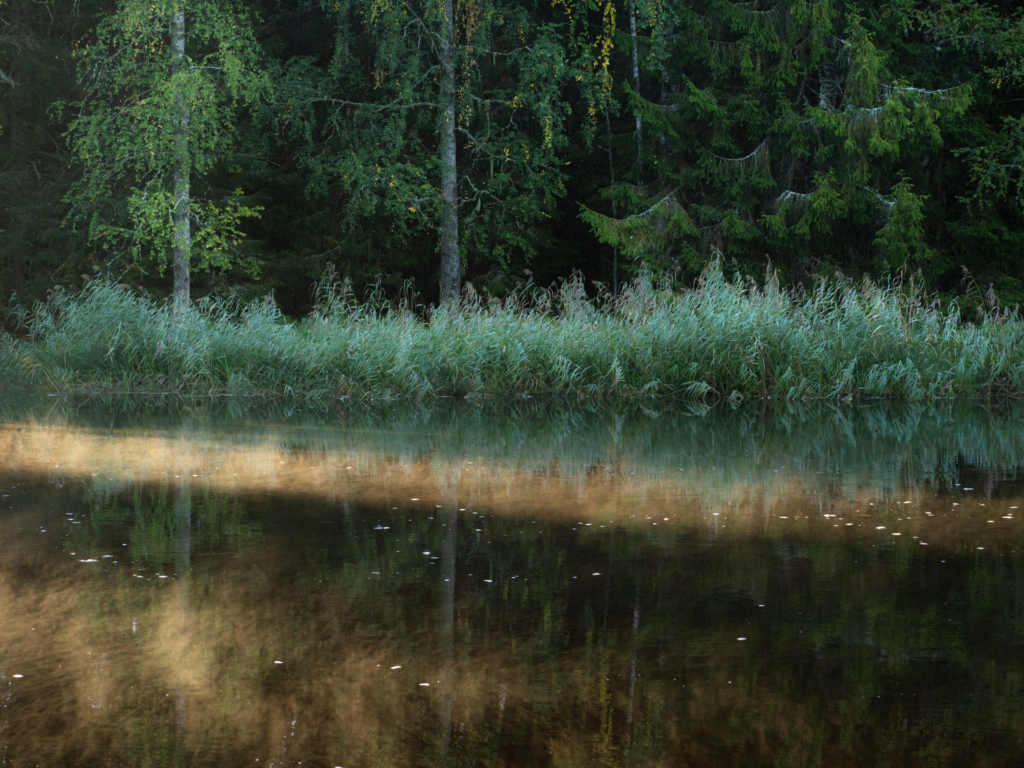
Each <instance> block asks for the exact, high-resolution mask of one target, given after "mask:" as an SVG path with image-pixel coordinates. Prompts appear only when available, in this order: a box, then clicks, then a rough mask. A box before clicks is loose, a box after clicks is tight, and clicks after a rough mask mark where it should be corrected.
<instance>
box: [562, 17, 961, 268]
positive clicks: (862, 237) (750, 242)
mask: <svg viewBox="0 0 1024 768" xmlns="http://www.w3.org/2000/svg"><path fill="white" fill-rule="evenodd" d="M661 18H662V19H663V20H667V21H670V22H671V28H672V29H673V32H672V33H671V34H669V33H666V32H665V30H666V29H667V28H668V25H667V24H666V23H664V22H663V23H661V24H654V23H649V24H648V28H649V29H650V32H651V34H650V38H649V41H650V42H649V43H648V48H649V50H650V51H652V53H651V54H649V55H648V57H647V68H648V69H662V70H663V71H665V72H666V73H667V77H666V81H667V82H669V83H670V84H671V87H670V91H669V92H668V93H666V94H665V98H664V101H663V102H661V101H654V100H653V99H651V98H648V97H647V96H646V94H643V93H638V92H637V91H636V89H630V90H629V91H628V96H629V109H630V110H631V111H632V113H633V114H634V115H636V116H637V117H639V118H642V119H643V122H644V125H645V127H647V126H649V127H650V130H651V131H652V132H656V133H657V134H659V135H660V136H662V137H664V138H663V140H659V141H658V142H647V143H645V145H644V148H645V153H647V154H648V155H649V157H648V159H647V161H646V162H647V164H648V165H650V166H651V167H652V168H656V169H657V179H656V182H655V183H649V184H646V185H641V184H640V183H636V182H635V183H629V184H627V183H619V184H616V185H614V186H612V187H609V188H608V189H606V190H605V193H604V195H605V197H606V198H608V199H610V200H613V201H615V203H616V204H617V209H618V211H619V212H620V215H619V216H616V217H611V216H608V215H607V214H606V213H602V212H601V211H599V210H597V209H595V208H592V207H585V208H584V209H583V211H582V215H583V217H584V220H585V221H586V222H587V223H588V224H590V225H591V227H592V228H593V231H594V232H595V234H596V235H597V236H598V238H599V239H601V240H603V241H604V242H607V243H610V244H613V245H615V246H617V247H618V248H620V249H621V250H622V251H623V252H624V253H625V254H627V255H628V256H632V257H634V258H638V259H643V260H644V261H645V262H646V263H647V264H648V265H649V266H652V267H655V268H659V269H663V268H669V267H676V268H680V267H681V268H685V269H689V270H699V269H700V268H701V267H702V266H703V264H704V263H706V261H707V260H708V259H709V258H711V257H712V256H713V255H714V254H716V253H719V254H723V255H724V256H726V257H735V258H739V259H741V260H748V261H751V260H752V261H757V260H761V261H763V260H764V257H765V255H766V254H771V257H772V258H773V259H775V260H777V261H779V260H781V261H782V263H783V266H788V267H790V268H792V269H794V270H798V271H804V272H806V271H813V270H814V268H815V267H814V264H813V261H814V257H815V256H817V255H818V254H820V253H822V252H823V251H825V252H827V251H828V250H829V249H831V250H832V252H833V253H834V254H835V253H838V254H841V255H842V256H843V257H844V261H843V264H844V265H847V266H852V267H854V268H860V269H869V268H870V269H874V270H879V269H885V268H889V267H891V268H898V267H901V266H904V265H905V264H910V265H924V264H926V262H927V261H928V259H929V257H930V254H931V251H930V249H929V248H928V246H927V243H926V242H925V237H924V233H923V230H922V226H921V219H922V212H921V211H922V200H923V197H922V193H921V192H919V191H917V190H916V189H915V187H914V184H913V183H912V181H911V180H910V179H909V178H908V177H907V176H906V168H907V163H908V161H909V160H911V159H912V158H914V157H919V156H920V155H921V153H922V152H927V151H928V150H930V149H932V148H934V147H935V145H936V144H937V143H939V142H940V141H941V138H940V133H939V129H938V125H939V123H940V122H941V121H942V120H943V119H946V118H949V117H951V116H955V115H958V114H962V112H963V111H964V109H965V108H966V107H967V105H968V103H969V100H970V94H971V91H970V88H969V86H966V85H961V86H959V87H952V88H947V89H942V90H933V91H928V90H924V89H922V88H919V87H915V86H914V85H913V84H912V83H908V82H904V81H901V80H899V79H896V78H895V77H894V76H893V74H892V73H891V72H890V71H889V70H888V69H887V68H886V63H885V55H884V54H883V52H882V51H880V50H879V49H878V47H877V46H876V45H875V42H874V40H873V36H872V34H871V33H870V32H869V31H868V29H867V27H866V26H865V24H864V22H863V20H862V18H861V17H860V15H859V14H858V7H857V4H855V3H843V2H839V1H838V0H820V1H819V2H809V1H808V0H777V1H774V2H773V1H771V0H756V1H755V2H740V3H734V2H730V0H679V1H678V2H674V3H668V2H666V3H665V6H664V8H663V9H661ZM659 35H661V36H662V37H661V39H659V37H658V36H659ZM659 50H663V51H664V52H665V53H664V54H663V55H660V56H656V55H655V52H657V51H659ZM659 74H660V73H659ZM636 181H637V182H639V181H642V180H636ZM622 212H625V213H626V215H622ZM812 240H813V242H814V245H813V246H812V247H808V246H809V243H811V242H812ZM808 255H809V256H810V257H811V258H810V259H808V258H806V256H808Z"/></svg>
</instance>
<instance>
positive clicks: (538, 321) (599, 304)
mask: <svg viewBox="0 0 1024 768" xmlns="http://www.w3.org/2000/svg"><path fill="white" fill-rule="evenodd" d="M318 297H319V300H318V302H317V306H316V308H315V310H314V312H313V313H312V315H311V316H310V317H309V318H307V319H306V320H305V321H303V322H301V323H289V322H285V319H284V318H283V317H282V315H281V313H280V310H279V309H278V307H277V306H276V305H275V304H274V303H273V302H271V301H269V300H265V301H259V302H254V303H252V304H249V305H247V306H240V305H238V304H236V303H232V302H230V301H207V302H204V303H200V304H198V305H197V306H196V307H194V308H192V309H190V310H188V311H186V312H183V313H181V314H179V315H175V314H174V313H173V312H172V311H171V309H170V308H169V306H167V305H164V304H159V303H157V302H155V301H153V300H152V299H150V298H148V297H146V296H140V295H138V294H135V293H133V292H131V291H129V290H127V289H125V288H123V287H120V286H114V285H109V284H104V283H94V284H92V285H90V286H88V287H86V288H85V289H84V290H83V291H81V292H79V293H68V292H57V293H55V294H54V295H53V296H52V297H51V299H50V300H49V302H47V303H46V304H43V305H40V306H38V307H37V308H36V310H35V311H34V313H33V314H32V315H31V317H29V318H27V319H26V321H25V322H26V327H27V330H28V332H29V335H28V338H27V339H26V340H24V341H15V340H13V339H11V338H9V337H7V338H3V339H0V365H3V370H4V373H2V374H0V376H7V379H6V380H3V379H0V381H2V382H3V383H4V384H5V385H6V386H12V384H13V383H17V384H19V385H21V386H24V387H38V386H45V387H48V388H50V389H53V390H58V391H81V390H88V391H101V392H129V391H130V392H180V393H192V394H234V395H253V394H274V395H286V396H294V397H297V398H319V397H328V396H331V397H337V396H369V397H393V398H404V397H424V396H439V395H456V396H461V395H481V396H482V395H497V396H527V395H529V396H563V397H630V398H634V397H640V396H667V397H673V398H683V399H688V400H713V399H732V400H734V401H736V400H741V399H745V398H746V399H749V398H762V397H771V398H781V399H787V400H797V399H807V398H832V399H847V398H852V399H859V398H866V397H892V398H902V399H908V400H923V399H928V398H937V397H977V396H987V397H991V396H1017V395H1020V394H1022V393H1024V345H1022V340H1024V322H1022V320H1021V319H1020V318H1019V317H1018V316H1017V314H1016V312H993V313H990V314H989V315H986V316H984V317H983V318H981V319H980V320H979V322H977V323H964V322H962V320H961V318H960V312H959V309H958V308H957V307H956V306H955V305H954V306H949V307H945V308H943V307H941V306H940V305H939V304H938V303H937V302H932V301H929V300H928V297H927V296H926V295H925V294H924V293H923V292H922V291H921V290H920V288H919V287H917V286H915V284H914V283H913V282H911V283H910V284H909V285H890V286H878V285H873V284H870V283H867V282H865V283H864V284H862V285H860V286H855V285H853V284H851V283H849V282H842V281H837V282H831V283H830V282H825V281H823V282H821V283H819V284H818V286H817V287H816V288H815V289H814V290H812V291H809V292H805V291H799V290H798V291H790V290H784V289H782V288H780V287H779V285H778V282H777V281H776V280H775V279H774V278H773V276H772V275H769V279H768V280H767V281H766V284H765V285H758V284H756V283H755V282H754V281H752V280H738V279H737V280H733V281H730V280H727V279H726V278H725V277H724V276H723V275H722V274H721V272H720V271H718V270H717V269H712V270H709V271H708V273H707V274H706V275H705V276H704V278H703V279H702V280H701V281H700V283H699V284H698V286H697V287H696V288H694V289H692V290H686V291H682V292H679V291H672V290H670V289H669V288H668V287H666V285H657V284H655V283H654V282H652V280H651V278H650V277H649V276H646V275H644V276H641V277H639V278H638V279H637V280H636V281H634V282H633V283H632V284H630V285H629V286H627V288H626V289H625V290H624V291H623V292H622V293H621V294H620V295H619V296H615V297H612V296H609V295H607V294H605V295H602V296H599V297H598V298H597V299H594V300H591V299H588V298H587V296H586V294H585V292H584V286H583V284H582V282H581V280H579V279H574V280H569V281H566V282H565V283H563V284H562V285H561V286H560V287H559V288H558V289H553V290H551V291H546V292H545V291H538V292H535V293H533V294H529V295H517V296H513V297H511V298H509V299H507V300H505V301H497V300H490V301H482V300H480V299H479V298H478V297H475V296H472V295H471V296H469V297H467V298H466V300H465V301H464V302H463V304H462V306H461V307H460V308H458V309H450V308H447V307H442V308H440V309H436V310H433V311H432V313H431V314H430V316H429V318H428V319H424V318H422V317H420V316H418V315H416V314H414V313H413V312H412V311H410V310H409V309H408V305H407V304H405V303H398V304H388V303H386V302H382V301H378V300H374V301H371V302H368V303H358V302H356V301H354V300H353V298H352V294H351V291H350V290H349V289H348V287H347V286H346V285H339V284H337V283H336V282H332V281H330V280H325V281H324V282H323V283H321V285H320V288H319V291H318Z"/></svg>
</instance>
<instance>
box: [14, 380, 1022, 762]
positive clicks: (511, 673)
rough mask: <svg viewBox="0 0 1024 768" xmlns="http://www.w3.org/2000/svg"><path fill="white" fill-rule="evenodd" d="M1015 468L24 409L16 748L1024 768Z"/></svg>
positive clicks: (944, 430) (145, 754)
mask: <svg viewBox="0 0 1024 768" xmlns="http://www.w3.org/2000/svg"><path fill="white" fill-rule="evenodd" d="M232 407H234V406H232ZM1022 466H1024V413H1022V412H1021V411H1019V410H1013V409H1005V408H1004V409H999V408H986V407H982V406H977V407H974V406H962V405H961V406H949V407H943V408H931V407H928V408H925V407H922V408H885V407H864V408H851V409H846V410H835V409H829V408H821V409H817V410H810V411H793V410H785V411H778V410H775V411H756V410H738V411H732V410H722V411H711V412H707V413H703V412H678V411H677V412H652V411H649V410H648V411H645V410H641V409H637V410H636V411H635V412H622V411H621V410H620V411H616V410H614V409H612V408H610V407H605V408H595V409H583V410H580V409H575V410H574V409H569V408H559V409H555V408H543V407H539V406H532V407H530V406H523V407H521V408H518V409H516V408H511V409H498V408H495V407H493V406H488V407H479V406H464V405H460V406H456V405H452V404H448V405H445V404H441V405H439V406H437V407H435V408H434V409H433V410H424V409H418V408H406V409H403V410H392V411H388V410H380V409H378V410H374V411H372V412H370V411H355V410H350V411H338V412H332V413H329V414H327V413H324V414H313V415H306V416H295V415H291V416H284V415H280V414H268V413H262V414H261V413H254V412H251V411H249V412H239V411H236V412H231V411H229V410H223V411H222V410H218V409H217V408H216V407H214V406H211V405H206V404H203V403H200V404H193V405H188V404H186V405H181V404H178V405H176V406H174V407H173V408H172V409H171V410H170V411H168V412H156V413H154V412H153V411H151V410H142V411H139V410H132V407H131V406H129V407H128V408H125V407H123V406H120V407H117V408H114V407H112V406H110V405H109V404H108V405H103V404H97V403H85V404H75V403H69V402H63V401H61V402H57V401H53V400H51V401H49V402H45V401H44V402H43V403H42V404H41V405H35V406H29V407H27V408H26V407H23V406H20V405H19V406H17V407H15V406H12V405H9V404H2V405H0V765H4V766H36V765H40V766H58V765H61V766H107V765H110V766H113V765H117V766H121V765H124V766H286V765H287V766H293V765H306V766H311V767H316V766H344V767H345V768H362V767H364V766H366V767H369V766H382V767H383V766H440V765H446V766H534V765H536V766H584V765H586V766H590V765H622V766H726V765H728V766H739V765H742V766H760V765H765V766H768V765H771V766H809V765H821V766H847V765H849V766H853V765H858V766H860V765H871V766H887V765H891V766H916V765H921V766H926V765H927V766H931V765H986V766H1009V765H1022V764H1024V513H1022V509H1021V508H1022V507H1024V488H1022V486H1021V482H1020V479H1019V478H1020V475H1019V470H1020V468H1021V467H1022Z"/></svg>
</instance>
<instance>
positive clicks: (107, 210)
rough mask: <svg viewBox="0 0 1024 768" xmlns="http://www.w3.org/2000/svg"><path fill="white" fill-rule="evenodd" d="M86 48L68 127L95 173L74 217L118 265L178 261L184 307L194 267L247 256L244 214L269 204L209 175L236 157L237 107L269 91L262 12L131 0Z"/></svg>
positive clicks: (226, 0) (220, 3)
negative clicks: (258, 26) (257, 25)
mask: <svg viewBox="0 0 1024 768" xmlns="http://www.w3.org/2000/svg"><path fill="white" fill-rule="evenodd" d="M79 57H80V58H79V65H80V75H81V83H82V87H83V89H84V92H85V98H84V99H83V100H82V101H81V102H79V103H78V104H74V105H71V108H72V109H73V117H72V120H71V122H70V127H69V130H68V133H67V136H68V140H69V142H70V145H71V147H72V149H73V151H74V154H75V156H76V157H77V159H78V160H79V161H80V162H81V164H82V165H83V167H84V170H85V174H84V176H83V179H82V181H81V182H80V183H79V184H77V185H76V186H75V187H74V188H73V189H72V191H71V192H70V194H69V195H68V201H69V202H70V203H71V204H72V206H73V207H72V213H71V216H70V221H71V222H72V223H73V224H74V225H86V226H88V229H89V235H90V238H91V239H92V240H93V242H94V245H95V247H96V248H98V249H101V250H102V251H103V252H104V253H106V254H107V257H108V260H109V262H110V263H111V264H117V265H121V266H122V267H138V268H145V266H146V265H148V264H154V263H155V265H156V267H157V269H158V270H159V271H160V272H161V273H162V272H163V270H164V269H165V268H166V266H167V264H168V262H170V263H171V266H172V272H173V277H174V284H173V285H174V287H173V297H174V304H175V307H176V308H177V309H179V310H180V309H181V308H183V307H185V306H187V305H188V304H189V301H190V283H191V272H192V271H193V270H195V269H200V270H201V269H212V268H221V269H223V268H227V267H228V266H229V265H230V264H231V263H232V262H233V261H236V260H237V258H236V255H235V251H234V246H235V244H236V243H237V241H238V240H239V238H240V237H241V230H240V228H239V225H240V221H241V220H242V219H243V218H245V217H247V216H254V215H257V214H258V211H257V210H256V209H254V208H252V207H249V206H247V205H246V204H245V203H244V201H242V200H241V199H240V193H237V192H236V194H235V195H228V196H224V195H221V196H213V195H210V194H209V193H208V191H207V190H205V189H204V188H203V186H202V184H201V182H202V180H203V176H204V174H206V173H207V172H209V171H210V170H211V168H212V167H213V166H214V164H215V163H217V162H219V161H222V160H224V159H225V158H228V157H229V156H230V153H231V151H232V148H233V141H234V134H235V124H236V113H237V111H238V110H239V109H240V108H241V107H242V106H243V105H244V104H246V103H251V102H253V101H254V100H257V99H259V98H260V97H261V95H262V94H263V93H264V92H265V78H264V76H263V75H261V73H260V71H259V65H258V47H257V44H256V41H255V38H254V36H253V33H252V28H251V18H250V16H249V15H248V14H247V12H246V11H245V10H244V7H243V6H242V5H241V4H240V3H236V2H234V1H233V0H189V1H188V2H186V0H121V2H119V3H118V5H117V8H116V10H115V11H114V12H113V13H111V14H110V15H109V16H108V17H107V18H105V19H103V20H102V21H101V22H100V24H99V25H98V27H97V29H96V32H95V35H94V36H93V37H92V38H91V39H89V40H87V41H84V43H83V44H82V46H81V48H80V50H79ZM204 193H205V194H204Z"/></svg>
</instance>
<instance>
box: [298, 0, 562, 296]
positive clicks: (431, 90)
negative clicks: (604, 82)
mask: <svg viewBox="0 0 1024 768" xmlns="http://www.w3.org/2000/svg"><path fill="white" fill-rule="evenodd" d="M329 10H330V12H331V16H332V19H333V21H334V24H335V25H336V28H337V37H336V41H337V42H336V49H335V51H334V59H333V63H332V65H331V67H330V69H329V71H327V72H324V71H323V70H321V69H319V68H318V67H317V66H316V64H315V62H313V61H312V60H305V61H295V62H292V65H291V67H290V68H289V69H288V71H287V72H285V73H283V77H282V81H281V85H280V87H279V95H280V97H281V99H282V101H283V104H282V107H281V111H282V112H283V114H285V115H286V116H287V117H288V124H289V126H290V130H291V131H292V132H293V135H295V136H300V137H301V138H302V140H303V141H304V143H305V144H304V145H305V147H306V149H305V151H304V157H303V165H304V167H305V168H306V169H307V170H308V172H309V173H310V174H311V184H310V187H311V191H313V192H314V193H317V192H325V191H326V190H328V189H333V190H335V191H336V192H337V193H338V194H340V196H341V197H342V199H343V206H344V210H345V215H346V217H347V220H348V226H350V227H351V228H353V229H356V228H358V227H360V226H361V225H362V222H364V221H366V220H368V219H371V218H374V217H380V216H388V217H390V222H391V223H390V224H389V227H388V231H387V235H386V239H383V240H382V241H380V242H379V243H378V245H377V247H382V248H389V247H403V246H404V247H407V246H408V244H409V243H410V242H411V241H414V240H419V239H422V238H423V237H424V236H427V235H430V236H433V237H434V238H436V248H437V253H438V256H439V259H438V270H437V275H438V283H439V288H440V298H441V302H442V303H445V304H451V303H454V302H456V301H457V300H458V298H459V295H460V291H461V275H462V267H463V263H464V261H465V258H466V256H467V253H469V252H472V253H473V254H474V255H475V256H477V257H478V258H485V259H490V260H493V261H494V262H495V263H498V264H505V263H507V262H508V260H509V259H510V258H512V257H513V256H520V255H522V256H526V257H529V256H531V255H533V254H535V253H536V252H537V250H538V245H539V244H538V241H537V238H536V233H535V232H533V231H532V229H531V226H532V225H533V224H535V223H537V222H539V221H543V220H545V219H547V218H550V217H552V216H553V215H555V203H556V199H557V198H558V197H560V196H561V195H563V194H564V186H563V178H564V175H565V171H564V165H565V162H564V161H563V160H562V159H561V157H560V152H561V151H562V150H563V149H564V147H565V146H566V142H567V138H566V120H567V118H568V115H569V106H568V105H567V103H566V100H565V99H564V98H563V96H564V94H563V92H562V89H563V87H564V86H565V84H566V83H567V82H569V81H570V80H571V78H572V76H573V75H574V73H575V70H574V68H573V67H574V62H572V61H571V60H570V58H569V54H568V53H567V49H566V47H565V46H564V44H563V42H562V41H561V39H560V37H559V33H558V31H557V29H556V28H555V26H554V25H553V24H551V23H538V21H537V20H536V18H535V17H533V16H531V13H530V12H529V9H527V8H525V7H524V6H523V5H522V4H519V3H514V2H502V0H409V2H393V1H391V0H340V2H331V3H330V6H329Z"/></svg>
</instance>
